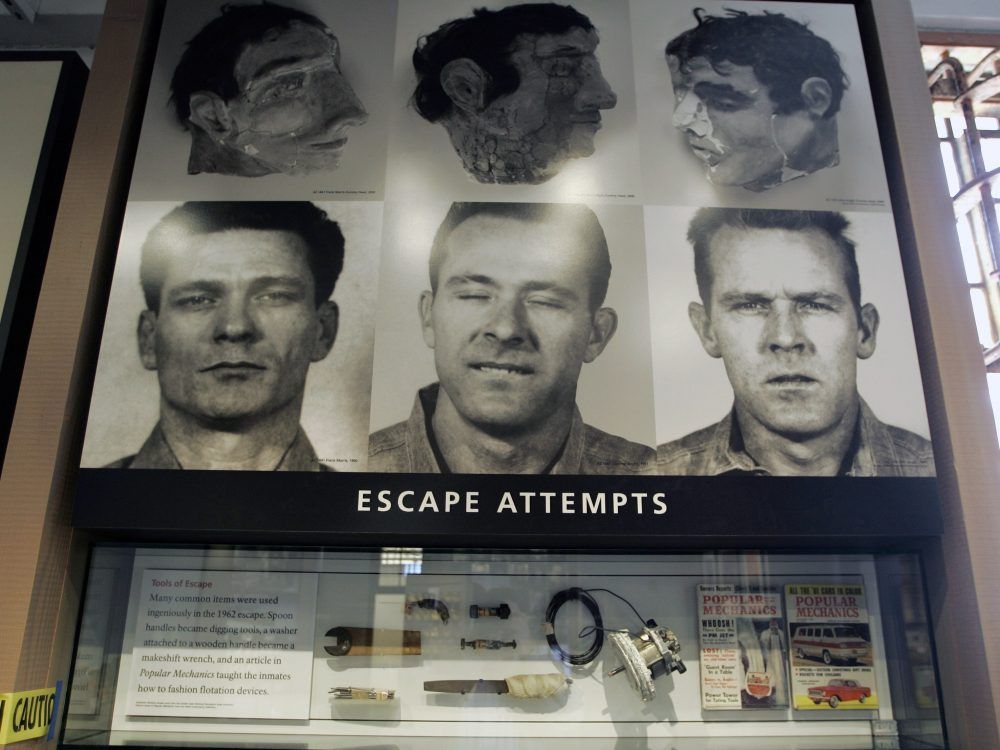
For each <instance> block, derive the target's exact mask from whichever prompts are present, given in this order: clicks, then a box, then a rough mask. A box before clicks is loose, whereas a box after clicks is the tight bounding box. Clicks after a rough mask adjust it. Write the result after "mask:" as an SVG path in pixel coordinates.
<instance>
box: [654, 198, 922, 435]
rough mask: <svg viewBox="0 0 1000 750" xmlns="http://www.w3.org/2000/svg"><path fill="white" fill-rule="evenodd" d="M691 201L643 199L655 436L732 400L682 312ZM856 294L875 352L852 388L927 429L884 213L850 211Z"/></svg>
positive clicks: (707, 420) (693, 423) (697, 424)
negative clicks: (870, 319)
mask: <svg viewBox="0 0 1000 750" xmlns="http://www.w3.org/2000/svg"><path fill="white" fill-rule="evenodd" d="M696 210H697V209H695V208H687V207H676V206H647V207H646V246H647V247H646V255H647V257H648V261H649V290H650V292H649V297H650V308H651V314H652V334H653V339H652V341H653V372H654V375H655V381H654V388H655V400H656V438H657V442H658V443H664V442H666V441H668V440H674V439H676V438H680V437H683V436H684V435H687V434H688V433H689V432H692V431H694V430H698V429H701V428H702V427H707V426H708V425H710V424H713V423H714V422H717V421H719V420H720V419H722V417H723V416H724V415H725V414H726V413H727V412H728V411H729V409H730V408H731V407H732V405H733V390H732V388H731V387H730V385H729V380H728V378H727V377H726V371H725V368H724V366H723V364H722V360H721V359H713V358H712V357H710V356H709V355H708V354H706V353H705V350H704V349H702V347H701V342H700V341H699V339H698V335H697V334H696V333H695V331H694V329H693V328H692V327H691V323H690V322H689V320H688V314H687V307H688V303H690V302H696V301H698V300H699V297H698V287H697V285H696V284H695V279H694V255H693V251H692V250H691V246H690V244H688V241H687V239H686V238H685V235H686V233H687V228H688V224H689V223H690V221H691V217H693V216H694V214H695V212H696ZM845 215H846V216H847V218H848V220H849V221H850V222H851V227H850V229H849V230H848V234H849V236H850V237H851V238H852V239H853V240H854V241H855V242H856V243H857V260H858V268H859V270H860V272H861V299H862V302H871V303H872V304H874V305H875V307H876V308H877V309H878V311H879V316H880V323H879V328H878V335H877V339H876V349H875V354H874V355H873V356H872V357H871V358H870V359H867V360H863V361H860V362H859V363H858V390H859V391H860V393H861V396H862V397H863V398H864V399H865V400H866V401H867V402H868V405H869V406H871V408H872V410H873V411H874V412H875V415H876V416H877V417H878V418H879V419H881V420H882V421H883V422H887V423H889V424H891V425H896V426H897V427H904V428H906V429H908V430H912V431H913V432H916V433H918V434H920V435H923V436H924V437H928V436H929V431H928V427H927V411H926V408H925V406H924V393H923V386H922V383H921V379H920V370H919V367H918V363H917V353H916V347H915V345H914V342H913V326H912V324H911V322H910V307H909V302H908V301H907V296H906V286H905V283H904V281H903V269H902V266H901V264H900V260H899V246H898V245H897V243H896V229H895V225H894V223H893V220H892V216H890V215H889V214H875V213H862V212H852V213H846V214H845Z"/></svg>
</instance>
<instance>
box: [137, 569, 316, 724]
mask: <svg viewBox="0 0 1000 750" xmlns="http://www.w3.org/2000/svg"><path fill="white" fill-rule="evenodd" d="M315 619H316V575H315V574H312V573H274V572H264V571H260V572H234V571H197V570H186V571H178V570H146V571H144V572H143V577H142V594H141V598H140V605H139V608H138V612H137V617H136V620H135V632H134V636H133V638H134V641H133V642H134V646H133V649H132V659H131V663H130V668H129V672H130V674H129V690H128V708H127V712H128V713H129V714H131V715H138V716H177V717H194V716H198V717H212V718H268V719H306V718H308V717H309V686H310V681H311V678H312V641H313V625H314V622H315Z"/></svg>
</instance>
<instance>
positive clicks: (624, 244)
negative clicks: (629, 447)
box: [371, 200, 655, 445]
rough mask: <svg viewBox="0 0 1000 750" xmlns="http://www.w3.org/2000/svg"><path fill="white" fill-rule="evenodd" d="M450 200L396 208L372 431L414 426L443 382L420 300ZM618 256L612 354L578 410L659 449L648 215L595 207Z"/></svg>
mask: <svg viewBox="0 0 1000 750" xmlns="http://www.w3.org/2000/svg"><path fill="white" fill-rule="evenodd" d="M449 206H450V202H449V201H442V200H436V201H425V202H423V203H413V202H408V203H406V204H398V203H390V204H388V205H387V207H386V217H385V230H384V233H383V237H384V241H383V255H382V263H381V267H382V273H381V279H380V288H379V302H378V314H377V321H376V339H375V369H374V380H373V383H372V418H371V430H372V431H373V432H374V431H375V430H378V429H381V428H383V427H387V426H389V425H391V424H394V423H396V422H400V421H402V420H405V419H407V418H408V417H409V416H410V410H411V408H412V407H413V399H414V397H415V396H416V392H417V389H419V388H421V387H422V386H425V385H427V384H428V383H433V382H435V381H436V380H437V375H436V374H435V371H434V353H433V351H432V350H431V349H429V348H427V346H426V345H425V344H424V340H423V338H422V336H421V330H420V317H419V315H418V312H417V310H418V307H417V305H418V300H419V297H420V293H421V292H422V291H423V290H425V289H430V280H429V278H428V272H427V261H428V258H429V256H430V247H431V240H432V239H433V237H434V232H435V231H436V230H437V228H438V225H439V224H440V223H441V220H442V219H443V218H444V216H445V214H446V213H447V211H448V207H449ZM591 208H593V209H594V212H595V213H596V214H597V217H598V219H599V220H600V222H601V226H602V227H604V233H605V235H606V237H607V240H608V247H609V249H610V252H611V263H612V272H611V282H610V285H609V288H608V296H607V300H606V301H605V303H604V304H605V306H607V307H612V308H614V309H615V310H616V311H617V312H618V330H617V332H616V333H615V335H614V338H612V339H611V342H610V343H609V344H608V347H607V349H605V350H604V352H603V353H602V354H601V356H599V357H598V358H597V359H596V360H594V361H593V362H591V363H589V364H585V365H584V366H583V370H582V372H581V375H580V381H579V386H578V389H577V399H576V400H577V405H578V406H579V407H580V411H581V413H582V414H583V419H584V421H585V422H587V423H588V424H591V425H593V426H594V427H597V428H599V429H601V430H604V431H606V432H610V433H612V434H614V435H620V436H622V437H625V438H628V439H629V440H634V441H636V442H639V443H644V444H646V445H652V444H653V441H654V438H655V432H654V423H653V380H652V364H651V361H650V348H649V340H650V339H649V304H648V300H647V298H646V261H645V254H644V249H643V234H642V208H641V207H639V206H608V205H603V206H602V205H592V206H591Z"/></svg>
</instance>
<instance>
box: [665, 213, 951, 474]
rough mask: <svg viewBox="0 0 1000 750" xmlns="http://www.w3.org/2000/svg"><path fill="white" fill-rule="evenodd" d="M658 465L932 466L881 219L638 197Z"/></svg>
mask: <svg viewBox="0 0 1000 750" xmlns="http://www.w3.org/2000/svg"><path fill="white" fill-rule="evenodd" d="M646 232H647V246H648V252H647V256H648V258H649V284H650V299H651V306H652V321H653V322H652V331H653V367H654V373H655V393H656V429H657V441H658V444H659V446H658V449H657V453H658V468H659V471H660V473H663V474H669V475H701V476H712V475H720V474H756V475H769V474H770V475H782V476H792V475H804V476H932V475H933V474H934V459H933V453H932V451H931V445H930V442H929V440H928V439H927V438H928V428H927V414H926V410H925V407H924V399H923V388H922V385H921V379H920V371H919V369H918V364H917V356H916V350H915V347H914V340H913V329H912V325H911V322H910V313H909V304H908V302H907V297H906V289H905V286H904V282H903V275H902V268H901V265H900V261H899V250H898V246H897V244H896V237H895V227H894V225H893V221H892V217H891V216H889V215H887V214H875V213H860V212H854V213H849V214H844V213H840V212H835V211H781V210H771V209H734V208H703V209H690V208H676V207H652V208H650V207H647V208H646Z"/></svg>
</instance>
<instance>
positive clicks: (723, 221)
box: [687, 208, 861, 316]
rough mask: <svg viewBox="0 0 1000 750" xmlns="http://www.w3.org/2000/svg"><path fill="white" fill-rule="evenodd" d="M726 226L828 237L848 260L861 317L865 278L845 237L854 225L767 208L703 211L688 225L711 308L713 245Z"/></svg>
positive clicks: (834, 216) (821, 214) (831, 214)
mask: <svg viewBox="0 0 1000 750" xmlns="http://www.w3.org/2000/svg"><path fill="white" fill-rule="evenodd" d="M723 227H732V228H733V229H742V230H748V229H785V230H788V231H791V232H807V231H809V230H816V231H819V232H822V233H823V234H825V235H827V236H828V237H829V238H830V239H831V240H833V243H834V244H835V245H836V246H837V249H838V250H839V251H840V253H841V255H842V256H843V257H844V266H845V267H846V271H845V273H844V282H845V283H846V284H847V291H848V294H850V297H851V302H852V303H853V305H854V309H855V311H856V312H857V313H858V315H859V316H860V314H861V275H860V273H859V272H858V260H857V257H856V253H855V247H856V246H855V244H854V242H853V241H852V240H851V239H850V238H849V237H848V236H847V235H846V234H845V233H846V232H847V229H848V228H849V227H850V222H849V221H848V220H847V217H845V216H844V215H843V214H842V213H839V212H837V211H782V210H777V209H763V208H702V209H700V210H699V211H698V213H696V214H695V215H694V218H693V219H692V220H691V224H690V225H689V226H688V231H687V238H688V242H690V243H691V246H692V247H693V248H694V277H695V280H696V281H697V282H698V295H699V296H700V297H701V301H702V303H703V304H704V305H705V306H706V307H707V306H708V304H709V301H710V300H711V298H712V270H711V267H710V258H709V253H710V250H711V248H710V245H711V243H712V238H713V237H714V236H715V235H716V233H717V232H718V231H719V230H720V229H722V228H723Z"/></svg>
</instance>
